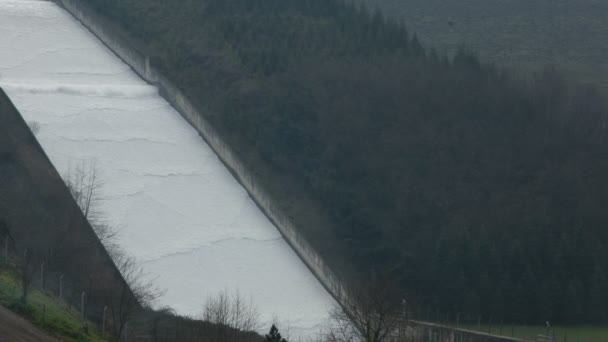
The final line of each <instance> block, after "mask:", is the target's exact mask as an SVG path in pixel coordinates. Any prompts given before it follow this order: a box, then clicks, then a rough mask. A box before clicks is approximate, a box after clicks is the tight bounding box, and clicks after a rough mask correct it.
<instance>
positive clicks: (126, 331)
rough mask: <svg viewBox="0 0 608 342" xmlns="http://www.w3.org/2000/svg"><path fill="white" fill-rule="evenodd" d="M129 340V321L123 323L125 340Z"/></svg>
mask: <svg viewBox="0 0 608 342" xmlns="http://www.w3.org/2000/svg"><path fill="white" fill-rule="evenodd" d="M128 341H129V322H126V323H125V342H128Z"/></svg>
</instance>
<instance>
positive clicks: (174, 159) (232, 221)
mask: <svg viewBox="0 0 608 342" xmlns="http://www.w3.org/2000/svg"><path fill="white" fill-rule="evenodd" d="M0 33H1V34H0V86H1V87H2V88H4V89H5V91H6V92H7V93H8V95H9V96H10V97H11V99H12V101H13V102H14V103H15V105H16V106H17V108H18V109H19V110H20V112H21V113H22V114H23V115H24V118H25V119H26V121H30V122H36V123H37V124H38V125H39V126H40V131H39V132H38V135H37V138H38V140H39V141H40V143H41V145H42V146H43V148H44V150H45V152H46V153H47V155H48V156H49V157H50V159H51V161H52V162H53V164H54V166H55V167H56V168H57V170H58V171H59V172H60V173H62V174H66V173H67V172H68V170H69V169H70V165H74V164H77V163H79V162H82V161H88V162H90V161H94V162H95V165H96V167H97V169H98V170H99V177H100V178H101V180H102V181H103V184H104V185H103V188H102V193H101V196H102V198H103V200H102V201H101V205H100V211H101V212H102V213H103V214H104V215H105V218H104V219H105V220H106V221H107V222H108V223H109V224H110V225H112V226H113V227H116V228H117V229H118V230H119V235H118V237H119V241H118V242H119V244H120V246H122V247H123V248H124V249H125V250H126V251H127V252H128V253H130V254H131V255H133V256H135V257H136V258H137V259H138V260H139V261H140V262H141V263H142V265H143V266H144V269H145V271H146V273H147V276H149V277H150V278H151V279H155V282H156V284H157V286H158V287H159V288H162V289H165V290H166V294H165V295H164V296H163V297H161V299H160V302H159V305H168V306H170V307H172V308H174V309H175V310H176V312H177V313H179V314H183V315H189V316H192V317H199V316H200V315H201V314H202V311H203V306H204V303H205V301H206V299H207V298H208V297H210V296H214V295H217V294H218V293H219V292H221V291H224V290H226V291H228V292H234V291H239V293H240V294H242V295H244V296H246V297H249V296H250V297H251V299H252V301H253V304H254V305H255V306H256V307H257V309H258V310H259V312H260V314H261V321H262V322H263V323H264V326H263V328H262V330H266V329H268V325H269V323H270V322H271V321H272V320H273V319H275V318H276V319H278V320H279V322H286V323H287V324H289V326H290V330H291V333H292V335H293V336H298V337H309V336H311V334H314V333H315V332H317V330H318V329H319V328H320V327H321V325H322V323H323V322H324V321H325V320H326V318H327V312H328V310H329V309H330V308H331V307H332V306H333V305H334V303H335V302H334V300H333V299H332V297H331V296H330V295H329V294H328V293H327V291H326V290H325V289H324V288H323V287H322V286H321V284H320V283H319V282H318V281H317V280H316V279H315V277H314V276H313V275H312V273H311V272H310V271H309V270H308V269H307V268H306V266H305V265H304V263H302V261H301V260H300V259H299V258H298V257H297V255H296V254H295V253H294V252H293V251H292V250H291V249H290V247H289V246H288V244H287V243H286V242H285V240H284V239H283V238H282V237H281V235H280V233H279V232H278V231H277V230H276V228H275V227H274V226H273V225H272V223H271V222H270V221H269V220H268V219H267V218H266V217H265V216H264V214H263V213H262V212H261V211H260V210H259V209H258V207H257V206H256V205H255V203H254V202H253V201H252V200H251V198H250V197H249V196H248V194H247V192H246V191H245V190H244V189H243V188H242V187H241V186H240V184H239V183H238V182H237V181H236V180H235V179H234V178H233V176H232V175H231V173H230V172H229V171H228V170H227V169H226V168H225V167H224V165H223V164H222V163H221V162H220V160H219V159H218V157H217V156H216V155H215V154H214V152H213V151H212V150H211V149H210V148H209V147H208V146H207V145H206V144H205V142H204V141H203V139H202V138H201V137H200V136H199V134H198V133H197V131H196V130H195V129H194V128H192V127H191V126H190V125H189V124H188V123H187V122H186V121H185V120H184V119H183V118H182V117H181V116H180V115H179V114H178V113H177V112H176V111H175V110H174V109H173V108H172V107H171V106H170V105H169V104H168V103H167V102H166V101H165V100H164V99H163V98H161V97H160V96H159V95H158V91H157V89H156V88H155V87H153V86H151V85H148V84H147V83H146V82H144V81H143V80H141V79H140V78H139V77H138V76H137V75H136V74H135V73H134V72H133V71H132V70H131V69H130V68H129V66H127V65H126V64H124V63H123V62H122V61H121V60H120V59H119V58H118V57H116V56H115V55H114V54H113V53H112V52H111V51H110V50H109V49H108V48H107V47H106V46H104V45H103V44H102V43H101V42H100V41H99V40H97V38H96V37H95V36H93V35H92V34H91V33H90V32H89V31H88V30H87V29H86V28H84V27H83V26H82V25H81V24H80V23H79V22H78V21H76V20H75V19H74V18H73V17H71V16H70V15H69V14H68V13H67V12H65V11H64V10H62V9H61V8H60V7H58V6H56V5H55V4H54V3H52V2H47V1H35V0H23V1H20V0H0Z"/></svg>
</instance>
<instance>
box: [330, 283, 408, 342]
mask: <svg viewBox="0 0 608 342" xmlns="http://www.w3.org/2000/svg"><path fill="white" fill-rule="evenodd" d="M394 289H395V288H394V287H393V286H391V284H390V283H388V282H386V281H382V282H380V281H371V282H370V283H369V284H368V285H366V286H364V287H362V288H361V289H359V290H356V291H354V292H352V293H351V295H350V296H349V297H348V299H346V300H345V301H344V302H343V303H342V305H343V306H342V307H337V308H335V309H334V310H332V311H331V313H330V323H329V326H328V328H327V329H326V330H327V331H326V332H325V334H324V335H325V340H326V341H327V342H355V341H357V342H358V341H364V342H383V341H387V340H389V339H390V338H392V337H393V336H394V335H395V334H396V333H397V331H398V328H399V324H400V323H401V316H400V307H399V301H398V300H397V298H398V296H397V295H396V293H397V291H396V290H394Z"/></svg>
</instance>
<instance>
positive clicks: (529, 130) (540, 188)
mask: <svg viewBox="0 0 608 342" xmlns="http://www.w3.org/2000/svg"><path fill="white" fill-rule="evenodd" d="M82 1H84V2H86V3H89V4H91V5H93V6H95V8H96V10H97V12H98V13H99V14H100V15H101V16H103V17H104V18H105V19H106V20H109V21H110V22H111V23H112V24H113V25H114V27H115V29H116V30H119V31H121V32H122V33H123V34H124V35H125V36H126V37H128V39H130V40H131V41H132V42H133V43H134V44H136V45H137V46H139V47H141V49H142V50H143V51H144V52H145V53H146V54H148V55H150V56H152V62H153V64H156V65H157V66H158V67H159V68H160V69H161V70H164V71H165V72H166V74H167V75H168V76H169V77H170V78H171V79H172V80H173V81H174V82H175V83H176V84H179V85H180V87H181V88H182V89H183V90H184V91H185V92H186V93H187V94H188V95H189V96H190V97H191V98H192V99H193V101H195V102H197V103H199V105H200V106H201V108H202V109H203V111H204V112H205V113H207V116H208V119H209V120H210V122H211V123H212V124H214V125H215V126H216V127H217V128H218V130H219V131H220V132H221V133H222V134H223V135H224V137H225V139H226V140H227V141H228V142H229V143H230V144H231V145H232V146H233V147H234V148H235V150H236V151H237V152H238V153H239V154H241V156H242V157H243V159H244V160H245V161H246V162H247V163H248V164H249V167H250V168H251V169H252V170H253V171H254V172H255V173H256V174H257V175H258V177H259V179H260V182H261V184H263V185H264V186H266V187H268V188H269V189H270V191H271V192H272V193H273V194H274V195H275V196H276V197H277V198H278V199H279V202H280V203H281V204H282V205H283V209H284V210H285V211H287V213H289V215H290V216H291V217H293V219H294V221H295V222H296V223H297V224H298V225H299V227H300V228H301V229H302V231H303V232H304V233H305V234H306V235H307V236H308V237H309V239H310V240H311V242H312V243H313V244H314V245H315V246H316V247H317V248H318V249H319V250H320V252H321V253H322V254H323V255H324V256H325V257H326V258H327V261H328V262H329V263H331V264H332V266H333V267H334V268H335V269H336V270H338V271H341V273H343V274H346V275H348V276H350V277H352V278H358V279H365V278H366V277H368V276H369V275H370V274H372V273H376V274H378V273H382V274H388V275H390V276H392V277H393V278H395V279H396V280H397V281H398V282H399V283H400V286H401V289H402V292H403V296H404V297H406V298H408V303H414V305H412V307H417V308H418V309H419V310H421V311H423V312H438V311H441V312H448V313H450V314H451V315H452V317H454V315H458V314H459V313H460V314H465V313H466V314H467V315H471V316H474V317H478V315H483V316H484V317H492V319H493V321H494V322H496V321H500V320H504V321H505V322H507V321H510V322H513V321H518V322H534V323H537V322H543V323H544V322H545V321H546V320H550V321H551V322H554V321H558V322H569V323H578V322H607V321H608V310H607V308H608V296H606V295H605V291H603V290H604V289H605V288H607V287H608V279H607V276H608V254H607V253H608V230H607V229H606V227H607V226H608V211H607V210H606V208H605V203H608V177H607V176H606V175H608V158H607V157H606V156H607V155H608V144H607V143H606V141H607V140H608V136H607V135H608V110H607V108H608V107H607V105H606V103H605V99H604V98H602V97H601V96H600V94H599V92H598V91H597V89H595V88H593V87H591V86H588V87H587V86H585V87H581V86H575V85H573V84H572V83H569V82H567V81H565V80H564V79H563V78H562V77H561V76H560V74H559V73H556V72H555V71H553V70H544V71H543V72H541V73H539V74H538V75H535V76H532V77H530V80H529V81H527V82H521V81H517V80H514V78H513V77H511V76H510V75H509V74H507V73H504V72H503V71H501V70H497V69H496V68H493V67H491V66H487V65H484V64H483V63H481V62H479V60H478V59H476V58H475V57H473V56H471V55H470V54H469V53H466V52H463V51H459V52H457V53H455V54H454V57H453V58H449V59H448V58H446V57H445V56H444V55H442V54H437V53H436V52H434V51H432V50H425V49H424V48H422V47H421V44H420V41H419V40H418V38H417V37H413V36H412V35H411V33H408V31H407V30H406V29H405V27H403V25H400V24H398V23H394V22H392V21H387V20H385V18H384V17H383V16H382V15H381V14H379V13H378V14H369V13H368V12H366V11H364V10H362V9H359V8H355V7H353V6H349V5H347V4H345V3H344V2H343V1H338V0H201V1H191V2H184V3H177V2H142V1H139V0H82ZM347 262H350V264H351V266H352V269H348V268H346V267H344V264H345V263H347ZM353 269H354V270H356V271H353Z"/></svg>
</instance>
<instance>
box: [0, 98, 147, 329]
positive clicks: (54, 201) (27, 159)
mask: <svg viewBox="0 0 608 342" xmlns="http://www.w3.org/2000/svg"><path fill="white" fill-rule="evenodd" d="M0 223H1V224H2V225H1V226H2V227H1V228H2V246H3V248H2V249H3V253H4V252H5V251H4V249H5V247H8V249H9V251H10V252H11V253H12V252H14V251H18V252H19V253H20V256H21V255H22V254H25V253H27V254H26V256H27V258H29V259H30V260H31V264H32V265H36V266H35V267H36V269H39V268H41V267H43V268H44V274H45V277H46V279H47V290H48V291H51V292H53V293H58V292H59V291H60V290H59V288H58V287H57V286H59V285H58V284H59V280H58V279H60V277H61V279H62V286H63V287H64V288H63V289H62V292H63V293H62V294H63V296H64V299H65V300H66V302H68V303H76V304H75V307H79V305H78V303H80V302H81V299H82V297H86V305H87V307H88V308H90V309H89V310H88V311H87V312H86V315H87V316H88V318H89V319H90V320H91V321H93V322H95V323H98V321H100V319H101V311H102V310H103V307H104V306H110V305H111V303H112V302H113V301H115V300H116V299H117V297H120V296H123V297H124V298H123V300H125V301H127V300H129V301H132V302H134V301H135V298H134V295H133V293H132V292H131V290H130V289H129V286H128V284H127V283H126V282H125V280H124V278H123V277H122V275H121V273H120V272H119V270H118V269H117V267H116V266H115V264H114V262H113V261H112V259H111V257H110V256H109V255H108V253H107V251H106V250H105V248H104V246H103V245H102V243H101V242H100V241H99V239H98V238H97V236H96V234H95V232H94V231H93V228H92V227H91V226H90V224H89V223H88V221H87V220H86V219H85V217H84V216H83V214H82V212H81V210H80V208H79V207H78V205H77V204H76V202H75V201H74V199H73V198H72V195H71V194H70V192H69V190H68V189H67V187H66V185H65V184H64V182H63V180H62V179H61V177H60V175H59V173H58V172H57V170H56V169H55V168H54V166H53V165H52V164H51V162H50V161H49V159H48V157H47V156H46V154H45V152H44V151H43V149H42V148H41V146H40V145H39V144H38V142H37V140H36V138H35V136H34V134H33V133H32V132H31V131H30V129H29V127H28V125H27V124H26V122H25V121H24V120H23V118H22V117H21V115H20V114H19V112H18V111H17V109H16V108H15V106H14V105H13V104H12V102H11V101H10V99H9V98H8V96H7V95H6V94H5V92H4V91H3V90H2V89H0ZM25 251H27V252H25ZM42 264H44V266H41V265H42ZM32 277H33V279H34V280H37V279H40V278H41V277H40V275H39V273H36V272H34V271H32ZM51 284H54V285H55V287H51V286H52V285H51ZM83 293H84V295H83Z"/></svg>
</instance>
